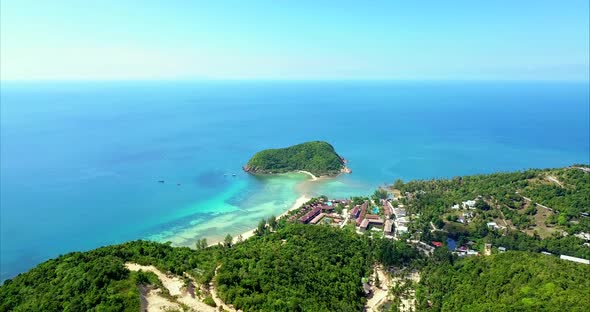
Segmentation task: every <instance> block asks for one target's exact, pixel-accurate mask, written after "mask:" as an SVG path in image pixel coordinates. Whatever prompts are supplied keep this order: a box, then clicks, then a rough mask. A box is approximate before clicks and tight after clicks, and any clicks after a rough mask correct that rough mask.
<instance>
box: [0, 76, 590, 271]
mask: <svg viewBox="0 0 590 312" xmlns="http://www.w3.org/2000/svg"><path fill="white" fill-rule="evenodd" d="M0 96H1V99H0V100H1V114H0V121H1V122H0V130H1V131H0V139H1V141H0V142H1V149H0V156H1V158H0V159H1V161H0V173H1V174H0V182H1V184H0V186H1V187H0V207H1V219H0V225H1V227H0V234H1V235H0V243H1V245H0V248H1V250H0V251H1V252H0V265H1V270H0V271H1V274H2V276H1V277H2V279H4V278H7V277H10V276H13V275H15V274H17V273H18V272H22V271H24V270H27V269H28V268H30V267H32V266H34V265H35V264H37V263H39V262H41V261H43V260H46V259H48V258H50V257H55V256H57V255H59V254H61V253H65V252H69V251H73V250H87V249H91V248H95V247H97V246H101V245H106V244H112V243H117V242H122V241H126V240H131V239H139V238H147V239H155V240H160V241H172V242H173V243H174V244H177V245H192V244H193V243H194V241H195V240H196V239H198V238H201V237H207V238H208V239H209V241H215V240H217V239H219V238H220V237H223V236H224V235H225V234H226V233H231V234H233V235H236V234H238V233H242V232H244V231H245V230H247V229H249V228H251V227H253V226H255V225H256V223H257V221H258V220H259V219H260V218H262V217H268V216H270V215H272V214H275V215H278V214H280V213H281V212H283V211H284V210H286V209H288V208H289V207H291V205H292V203H293V202H294V201H295V199H297V198H298V197H299V196H300V195H302V194H306V195H311V196H313V195H320V194H326V195H329V196H333V197H346V196H350V195H353V194H354V195H363V194H370V193H372V192H373V190H374V188H375V187H377V186H379V185H382V184H384V183H391V182H393V181H394V180H395V179H397V178H401V179H404V180H407V179H414V178H432V177H446V176H454V175H463V174H473V173H486V172H494V171H508V170H515V169H524V168H529V167H557V166H566V165H569V164H572V163H576V162H578V163H579V162H586V163H588V162H590V161H589V159H588V158H589V155H588V150H589V149H590V146H589V134H588V133H589V120H588V118H589V117H588V116H589V109H588V101H589V91H588V84H587V83H548V82H530V83H529V82H477V83H473V82H469V83H465V82H448V83H437V82H264V81H259V82H240V81H234V82H181V83H180V82H175V83H173V82H142V83H131V82H117V83H114V82H112V83H101V82H92V83H90V82H88V83H67V82H62V83H6V82H2V85H1V94H0ZM308 140H326V141H329V142H331V143H332V144H333V145H334V146H335V148H336V149H337V151H338V152H339V153H340V154H342V155H343V156H344V157H345V158H346V159H348V160H349V164H348V165H349V167H351V169H352V170H353V173H352V174H350V175H344V176H341V177H339V178H337V179H332V180H321V181H316V182H309V181H308V180H307V179H308V177H307V176H305V175H302V174H293V175H284V176H279V177H274V178H268V177H253V176H249V175H247V174H245V173H243V172H242V170H241V166H242V165H243V164H244V163H245V162H246V161H247V160H248V158H249V157H250V156H251V155H252V154H253V153H255V152H256V151H258V150H260V149H264V148H269V147H281V146H288V145H292V144H295V143H299V142H303V141H308ZM233 174H235V175H236V176H233ZM159 180H164V181H165V183H158V181H159Z"/></svg>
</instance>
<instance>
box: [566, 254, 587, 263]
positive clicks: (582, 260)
mask: <svg viewBox="0 0 590 312" xmlns="http://www.w3.org/2000/svg"><path fill="white" fill-rule="evenodd" d="M559 259H563V260H567V261H573V262H577V263H583V264H590V260H586V259H582V258H576V257H571V256H565V255H561V256H559Z"/></svg>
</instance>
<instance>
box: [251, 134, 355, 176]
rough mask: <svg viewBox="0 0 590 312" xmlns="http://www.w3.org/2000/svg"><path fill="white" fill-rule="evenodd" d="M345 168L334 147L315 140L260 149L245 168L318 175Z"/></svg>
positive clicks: (259, 170) (258, 170) (258, 171)
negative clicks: (276, 147) (304, 172)
mask: <svg viewBox="0 0 590 312" xmlns="http://www.w3.org/2000/svg"><path fill="white" fill-rule="evenodd" d="M343 168H344V160H343V159H342V157H340V156H339V155H338V154H337V153H336V151H335V150H334V147H333V146H332V145H330V144H328V143H326V142H320V141H314V142H307V143H302V144H298V145H294V146H290V147H287V148H278V149H267V150H263V151H260V152H258V153H256V154H254V156H252V158H251V159H250V160H249V161H248V163H247V164H246V166H244V170H246V171H248V172H252V173H264V174H267V173H285V172H292V171H297V170H305V171H309V172H311V173H313V174H314V175H317V176H322V175H336V174H338V173H340V171H341V170H342V169H343Z"/></svg>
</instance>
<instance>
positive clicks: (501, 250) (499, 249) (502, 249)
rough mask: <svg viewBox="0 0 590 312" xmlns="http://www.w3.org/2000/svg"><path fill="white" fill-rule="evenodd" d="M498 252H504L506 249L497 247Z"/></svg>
mask: <svg viewBox="0 0 590 312" xmlns="http://www.w3.org/2000/svg"><path fill="white" fill-rule="evenodd" d="M498 251H500V252H506V247H498Z"/></svg>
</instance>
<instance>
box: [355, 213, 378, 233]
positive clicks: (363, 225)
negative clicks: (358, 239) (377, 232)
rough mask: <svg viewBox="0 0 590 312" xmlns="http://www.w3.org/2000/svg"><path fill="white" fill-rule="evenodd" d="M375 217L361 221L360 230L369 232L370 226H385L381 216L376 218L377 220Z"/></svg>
mask: <svg viewBox="0 0 590 312" xmlns="http://www.w3.org/2000/svg"><path fill="white" fill-rule="evenodd" d="M374 216H375V215H367V217H366V218H364V219H363V220H362V221H361V224H360V226H359V230H361V231H363V232H364V231H366V230H367V228H368V227H369V225H383V219H381V218H380V217H379V216H376V217H377V218H374ZM369 217H371V218H369Z"/></svg>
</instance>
